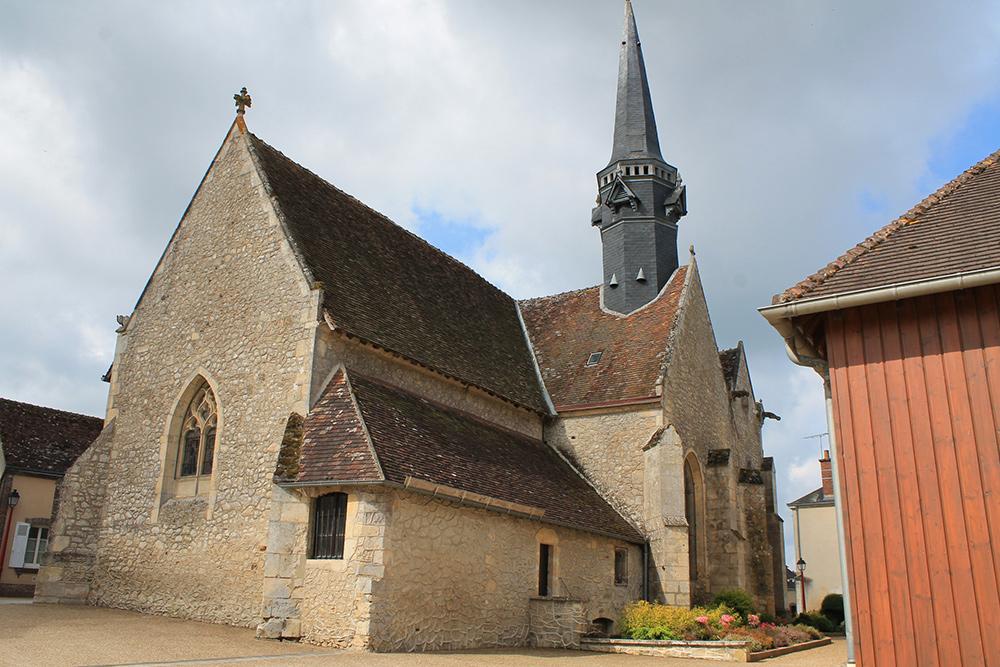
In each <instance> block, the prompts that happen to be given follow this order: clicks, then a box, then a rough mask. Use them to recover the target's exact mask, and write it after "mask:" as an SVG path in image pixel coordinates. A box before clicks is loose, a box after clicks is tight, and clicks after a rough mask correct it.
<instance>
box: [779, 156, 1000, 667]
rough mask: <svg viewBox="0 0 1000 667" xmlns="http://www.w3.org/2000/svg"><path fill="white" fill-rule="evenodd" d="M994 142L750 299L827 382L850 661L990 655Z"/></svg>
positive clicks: (797, 356)
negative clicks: (892, 213)
mask: <svg viewBox="0 0 1000 667" xmlns="http://www.w3.org/2000/svg"><path fill="white" fill-rule="evenodd" d="M998 304H1000V151H998V152H997V153H994V154H993V155H991V156H989V157H987V158H986V159H985V160H983V161H982V162H979V163H978V164H976V165H974V166H973V167H971V168H970V169H968V170H967V171H966V172H964V173H963V174H961V175H960V176H959V177H958V178H956V179H955V180H953V181H951V182H950V183H948V184H947V185H945V186H943V187H942V188H941V189H939V190H938V191H937V192H935V193H934V194H932V195H931V196H929V197H927V198H926V199H925V200H923V201H922V202H920V203H919V204H917V205H916V206H915V207H914V208H913V209H911V210H910V211H909V212H907V213H906V214H905V215H903V216H902V217H900V218H898V219H897V220H895V221H893V222H892V223H890V224H889V225H887V226H886V227H884V228H882V229H880V230H879V231H877V232H876V233H875V234H873V235H872V236H871V237H869V238H868V239H866V240H865V241H864V242H862V243H861V244H859V245H858V246H856V247H855V248H853V249H851V250H850V251H848V252H847V253H846V254H844V255H843V256H841V257H840V258H839V259H837V260H835V261H834V262H832V263H831V264H829V265H828V266H827V267H826V268H824V269H822V270H821V271H819V272H818V273H816V274H814V275H812V276H810V277H808V278H806V279H805V280H803V281H802V282H800V283H799V284H797V285H795V286H794V287H792V288H790V289H788V290H786V291H785V292H784V293H783V294H780V295H778V296H776V297H775V299H774V303H773V305H771V306H768V307H765V308H762V309H761V313H762V314H763V315H764V317H765V318H766V319H767V320H768V321H769V322H770V323H771V324H772V326H774V328H775V329H777V330H778V331H779V332H780V334H781V335H782V337H783V338H784V339H785V341H786V344H787V346H788V353H789V356H790V357H791V358H792V359H793V360H794V361H795V362H796V363H799V364H803V365H810V366H813V367H814V368H816V370H817V371H818V372H819V373H820V374H821V375H822V376H823V377H824V380H825V386H826V390H827V401H828V408H829V413H830V415H829V416H830V432H831V439H832V440H833V444H834V445H835V447H836V453H835V462H836V467H835V482H836V483H837V485H838V493H837V496H838V498H841V499H842V500H841V501H840V503H839V505H840V506H839V507H838V509H839V512H840V518H841V531H842V533H843V536H842V546H843V548H844V550H845V552H846V556H847V558H846V562H847V564H848V567H847V570H848V572H847V574H848V580H849V589H848V590H849V593H850V600H849V603H850V605H851V607H852V611H853V613H852V615H851V616H852V620H853V648H854V654H855V658H856V661H857V664H858V665H863V667H883V666H886V665H901V666H907V667H909V666H910V665H949V666H950V665H1000V631H998V628H1000V621H998V620H997V613H998V610H1000V592H998V581H1000V438H998V433H1000V431H998V429H1000V314H998V311H1000V305H998Z"/></svg>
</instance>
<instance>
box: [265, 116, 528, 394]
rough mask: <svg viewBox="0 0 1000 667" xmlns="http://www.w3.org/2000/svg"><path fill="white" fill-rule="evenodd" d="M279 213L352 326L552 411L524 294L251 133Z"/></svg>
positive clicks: (333, 310)
mask: <svg viewBox="0 0 1000 667" xmlns="http://www.w3.org/2000/svg"><path fill="white" fill-rule="evenodd" d="M248 138H249V144H250V147H251V150H252V152H253V154H254V156H255V159H256V161H257V163H258V165H259V168H260V171H261V175H262V178H263V179H264V181H265V184H266V187H267V188H268V190H269V192H270V194H271V196H272V198H273V201H274V204H275V208H276V210H277V212H278V215H279V217H280V218H281V219H282V221H283V223H284V225H285V227H286V229H287V230H288V233H289V235H290V237H291V238H290V241H291V243H292V245H293V247H294V248H295V251H296V253H297V254H298V255H299V257H300V259H301V261H302V262H303V264H305V267H306V269H307V270H308V271H309V272H310V273H311V275H312V278H313V280H315V281H317V282H319V283H322V288H323V304H322V307H323V309H324V310H325V311H326V314H327V315H328V317H329V320H331V321H332V323H333V325H334V326H335V327H336V328H337V329H339V330H341V331H343V332H344V333H346V334H348V335H351V336H355V337H357V338H360V339H362V340H364V341H366V342H369V343H372V344H375V345H377V346H379V347H382V348H384V349H386V350H390V351H392V352H395V353H397V354H400V355H402V356H404V357H406V358H408V359H410V360H411V361H414V362H417V363H419V364H422V365H425V366H427V367H430V368H433V369H435V370H437V371H440V372H442V373H444V374H446V375H448V376H451V377H453V378H455V379H458V380H460V381H462V382H465V383H468V384H471V385H475V386H477V387H479V388H481V389H484V390H486V391H489V392H491V393H493V394H495V395H497V396H500V397H502V398H504V399H507V400H509V401H511V402H513V403H516V404H518V405H521V406H524V407H527V408H531V409H533V410H536V411H539V412H545V403H544V399H543V395H542V389H541V387H540V385H539V382H538V380H537V375H536V373H535V370H534V363H533V360H532V358H531V350H530V348H529V347H528V344H527V341H526V340H525V337H524V332H523V330H522V327H521V324H520V319H519V317H518V314H517V305H516V303H515V301H514V300H513V299H512V298H511V297H510V296H508V295H507V294H505V293H504V292H502V291H501V290H499V289H497V288H496V287H494V286H493V285H491V284H490V283H488V282H487V281H486V280H485V279H483V278H482V277H481V276H479V275H478V274H477V273H476V272H475V271H473V270H472V269H470V268H469V267H467V266H465V265H464V264H462V263H461V262H459V261H458V260H456V259H454V258H452V257H450V256H449V255H447V254H445V253H444V252H442V251H440V250H438V249H437V248H435V247H434V246H432V245H430V244H429V243H427V242H426V241H424V240H423V239H421V238H419V237H418V236H416V235H415V234H412V233H410V232H408V231H406V230H405V229H403V228H402V227H399V226H398V225H396V224H395V223H393V222H392V221H391V220H389V219H388V218H387V217H385V216H384V215H382V214H381V213H378V212H377V211H375V210H373V209H371V208H369V207H368V206H366V205H364V204H363V203H361V202H360V201H358V200H357V199H355V198H354V197H351V196H350V195H348V194H346V193H344V192H343V191H341V190H339V189H338V188H336V187H334V186H333V185H331V184H330V183H328V182H326V181H325V180H323V179H322V178H320V177H319V176H317V175H316V174H314V173H312V172H311V171H309V170H308V169H306V168H305V167H302V166H300V165H298V164H296V163H295V162H293V161H292V160H290V159H289V158H287V157H285V156H284V155H283V154H282V153H281V152H279V151H278V150H277V149H275V148H272V147H271V146H269V145H268V144H266V143H265V142H264V141H262V140H261V139H259V138H257V137H256V136H254V135H252V134H248Z"/></svg>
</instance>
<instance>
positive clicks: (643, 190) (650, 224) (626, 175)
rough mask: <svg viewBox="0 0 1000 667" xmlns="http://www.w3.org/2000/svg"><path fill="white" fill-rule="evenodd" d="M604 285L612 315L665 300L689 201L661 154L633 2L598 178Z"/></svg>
mask: <svg viewBox="0 0 1000 667" xmlns="http://www.w3.org/2000/svg"><path fill="white" fill-rule="evenodd" d="M597 193H598V194H597V206H596V207H595V208H594V210H593V212H592V214H591V219H590V222H591V224H593V225H594V226H595V227H597V228H598V229H600V230H601V244H602V246H603V263H604V270H603V274H604V275H603V281H602V284H603V287H602V291H601V299H602V302H603V304H604V306H605V308H608V309H609V310H612V311H614V312H616V313H621V314H628V313H631V312H633V311H635V310H636V309H637V308H641V307H642V306H644V305H645V304H647V303H649V302H650V301H652V300H653V299H655V298H656V297H657V295H658V294H659V293H660V291H661V290H662V289H663V286H664V285H666V283H667V281H668V280H669V279H670V276H671V274H673V272H674V271H675V270H676V269H677V266H678V258H677V223H678V221H680V219H681V218H682V217H684V215H685V214H686V213H687V195H686V190H685V188H684V184H683V182H682V181H681V176H680V173H678V171H677V168H676V167H674V166H673V165H671V164H668V163H667V162H666V161H665V160H664V159H663V155H662V154H661V153H660V141H659V138H658V137H657V134H656V119H655V118H654V117H653V103H652V100H651V99H650V95H649V81H648V80H647V79H646V64H645V62H643V58H642V47H641V46H640V44H639V31H638V29H636V27H635V15H634V14H633V13H632V2H631V0H625V34H624V35H623V37H622V45H621V54H620V56H619V61H618V100H617V105H616V108H615V139H614V147H613V148H612V151H611V161H610V162H609V163H608V165H607V166H606V167H604V168H603V169H601V170H600V171H599V172H597Z"/></svg>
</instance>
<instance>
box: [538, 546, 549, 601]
mask: <svg viewBox="0 0 1000 667" xmlns="http://www.w3.org/2000/svg"><path fill="white" fill-rule="evenodd" d="M551 561H552V545H551V544H539V545H538V595H539V596H541V597H548V595H549V590H550V589H551V586H550V585H549V583H550V579H551V572H550V567H551Z"/></svg>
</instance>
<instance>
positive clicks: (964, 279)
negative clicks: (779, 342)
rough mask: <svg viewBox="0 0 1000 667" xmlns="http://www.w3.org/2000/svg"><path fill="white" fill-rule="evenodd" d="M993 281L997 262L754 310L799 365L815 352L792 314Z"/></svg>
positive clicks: (998, 272) (998, 275)
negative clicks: (982, 266)
mask: <svg viewBox="0 0 1000 667" xmlns="http://www.w3.org/2000/svg"><path fill="white" fill-rule="evenodd" d="M997 283H1000V266H996V267H990V268H987V269H979V270H976V271H962V272H958V273H952V274H949V275H946V276H940V277H937V278H932V279H930V280H916V281H911V282H902V283H894V284H891V285H883V286H880V287H873V288H870V289H864V290H855V291H852V292H844V293H842V294H833V295H830V296H824V297H814V298H806V299H797V300H795V301H789V302H787V303H778V304H774V305H772V306H764V307H763V308H758V309H757V311H758V312H759V313H760V314H761V315H762V316H763V317H764V319H766V320H767V321H768V323H769V324H770V325H771V326H772V327H774V328H775V329H776V330H777V332H778V333H779V334H781V337H782V338H784V339H785V344H786V346H787V351H788V356H789V358H790V359H791V360H792V361H793V362H795V363H796V364H799V365H800V366H815V365H816V364H815V361H816V359H815V357H817V356H818V355H817V354H816V350H815V346H814V345H813V343H812V341H810V340H808V339H807V338H806V337H805V336H804V335H803V332H802V330H801V328H800V327H798V326H796V323H795V320H796V318H801V317H806V316H810V315H818V314H820V313H827V312H832V311H835V310H844V309H847V308H858V307H861V306H867V305H871V304H875V303H884V302H887V301H899V300H900V299H910V298H914V297H919V296H927V295H930V294H941V293H943V292H954V291H957V290H962V289H969V288H972V287H981V286H983V285H995V284H997Z"/></svg>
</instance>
